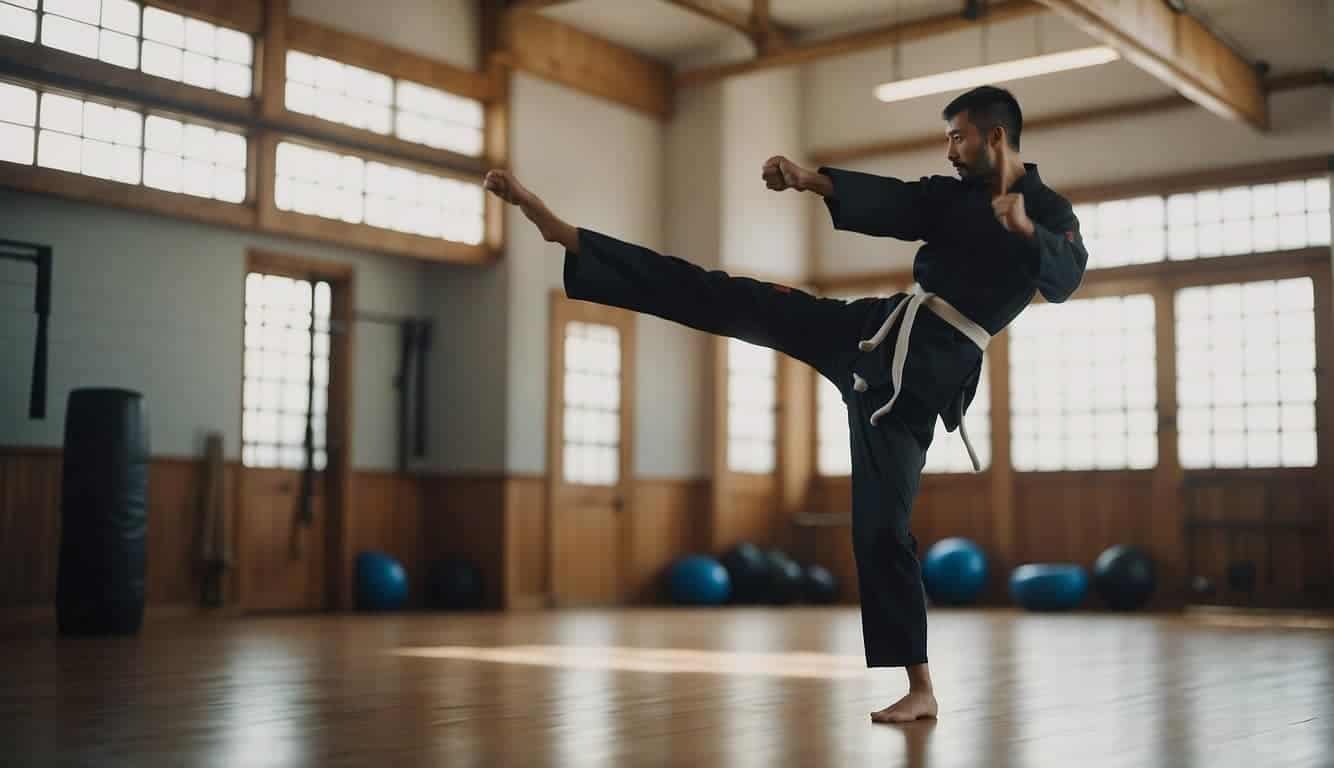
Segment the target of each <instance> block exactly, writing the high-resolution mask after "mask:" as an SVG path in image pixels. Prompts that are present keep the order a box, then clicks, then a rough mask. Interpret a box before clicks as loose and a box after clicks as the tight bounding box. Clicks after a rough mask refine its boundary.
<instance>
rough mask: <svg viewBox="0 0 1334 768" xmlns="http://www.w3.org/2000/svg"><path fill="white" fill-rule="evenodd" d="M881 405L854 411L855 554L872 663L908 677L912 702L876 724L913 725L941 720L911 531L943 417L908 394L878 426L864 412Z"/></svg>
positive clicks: (856, 406) (857, 404)
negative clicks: (929, 663)
mask: <svg viewBox="0 0 1334 768" xmlns="http://www.w3.org/2000/svg"><path fill="white" fill-rule="evenodd" d="M875 404H876V403H875V402H874V401H872V402H871V403H862V402H861V401H854V402H853V403H852V407H851V409H850V413H851V419H850V427H851V433H852V448H853V466H852V472H853V477H852V484H853V491H852V543H853V554H854V555H855V557H856V561H857V584H858V588H859V590H860V592H861V609H862V636H863V639H864V640H865V643H866V663H867V665H868V666H871V667H904V668H905V669H906V670H907V673H908V684H909V690H908V695H906V696H904V697H903V698H902V699H900V700H899V701H898V702H896V703H895V704H893V705H891V706H889V707H886V708H885V709H882V710H879V711H878V712H874V713H872V715H871V717H872V719H873V720H875V721H876V722H907V721H910V720H915V719H918V718H921V717H935V715H936V712H937V705H936V700H935V695H934V692H933V690H932V688H931V674H930V672H929V670H928V668H927V666H926V663H927V644H926V638H927V633H926V595H925V593H924V592H923V589H922V572H921V565H920V563H919V562H918V560H917V540H916V539H915V538H914V537H913V535H912V533H911V532H910V530H909V523H910V520H911V517H912V504H913V500H914V499H915V498H916V496H917V491H918V487H919V484H920V481H921V470H922V467H923V465H924V464H925V456H926V450H927V448H928V447H929V446H930V443H931V437H932V434H933V432H934V429H935V420H936V416H935V414H934V413H932V412H931V411H930V410H929V409H928V408H926V407H925V406H924V405H922V404H921V403H919V402H918V401H917V400H916V398H914V397H912V395H911V394H910V393H905V394H904V396H903V397H901V398H900V399H899V402H898V403H896V404H895V408H894V411H893V412H892V413H890V414H888V415H887V416H886V417H885V418H883V419H881V420H880V422H879V424H878V425H877V426H871V425H869V424H868V423H866V421H867V418H868V415H867V414H866V413H864V412H863V411H865V410H867V409H869V408H871V407H873V406H874V405H875Z"/></svg>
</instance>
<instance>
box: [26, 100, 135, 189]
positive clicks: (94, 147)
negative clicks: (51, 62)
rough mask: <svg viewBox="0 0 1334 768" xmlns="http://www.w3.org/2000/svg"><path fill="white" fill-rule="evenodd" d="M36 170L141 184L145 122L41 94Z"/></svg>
mask: <svg viewBox="0 0 1334 768" xmlns="http://www.w3.org/2000/svg"><path fill="white" fill-rule="evenodd" d="M38 122H39V128H40V129H41V132H40V134H39V135H38V138H37V164H38V165H40V166H42V167H43V168H53V169H55V170H60V171H68V172H70V173H80V174H83V175H85V176H94V177H97V178H100V179H108V180H110V181H119V182H122V183H125V184H138V183H139V178H140V162H141V157H142V153H143V150H142V144H141V140H142V136H141V133H142V128H143V116H142V115H140V114H139V113H138V112H135V111H134V110H130V109H124V108H121V107H112V106H108V105H106V104H102V103H99V102H94V101H83V100H81V99H77V98H73V97H69V96H63V95H60V94H55V93H43V94H41V109H40V117H39V121H38Z"/></svg>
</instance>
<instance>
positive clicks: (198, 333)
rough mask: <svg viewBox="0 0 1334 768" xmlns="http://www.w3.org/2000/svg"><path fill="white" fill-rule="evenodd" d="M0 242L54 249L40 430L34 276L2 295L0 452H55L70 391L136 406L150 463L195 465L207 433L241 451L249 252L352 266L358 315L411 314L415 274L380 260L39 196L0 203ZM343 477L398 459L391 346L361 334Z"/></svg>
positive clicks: (393, 342) (385, 339)
mask: <svg viewBox="0 0 1334 768" xmlns="http://www.w3.org/2000/svg"><path fill="white" fill-rule="evenodd" d="M0 232H4V233H5V237H7V238H9V239H15V240H23V241H30V242H37V243H43V244H47V245H50V246H52V247H53V248H54V276H53V279H52V291H51V293H52V296H51V303H52V314H51V320H50V352H49V354H50V369H49V371H50V373H49V375H50V379H49V388H48V402H47V406H48V407H47V418H46V419H45V420H42V421H30V420H29V419H28V417H27V416H28V410H27V405H28V382H29V376H30V372H31V365H32V341H33V329H34V328H35V326H36V321H35V319H34V316H33V314H32V305H31V288H28V287H27V286H28V285H30V284H31V282H32V280H33V277H32V270H31V269H28V270H16V269H14V267H13V266H10V267H6V269H5V272H3V273H0V274H4V275H5V277H4V278H0V279H4V280H14V281H18V282H22V283H24V285H22V286H12V285H6V286H5V290H4V292H3V293H0V297H2V298H0V402H3V404H4V405H3V407H2V408H0V443H3V444H10V445H49V446H58V445H60V444H61V443H62V441H63V430H64V411H65V402H66V399H67V397H68V395H69V392H70V391H71V390H72V389H76V388H79V387H125V388H128V389H134V390H138V391H140V392H143V393H144V396H145V401H146V406H147V410H148V422H149V430H150V431H149V436H150V441H151V449H152V452H153V453H154V454H155V455H167V456H193V455H198V454H199V453H200V451H201V450H202V445H203V436H204V434H205V433H206V432H209V431H219V432H222V433H223V435H224V451H225V454H226V456H227V457H228V458H231V459H235V458H237V457H238V455H239V449H240V424H241V329H242V326H243V322H244V287H245V286H244V282H245V255H246V250H247V249H248V248H252V247H253V248H265V249H269V250H274V251H279V252H282V253H289V254H293V255H298V256H306V257H310V258H315V259H323V260H327V261H332V262H338V263H351V264H354V265H355V266H356V281H357V285H356V308H357V309H364V310H373V311H379V312H396V313H405V312H411V313H416V312H418V311H420V306H419V299H418V288H417V286H418V283H419V281H420V280H421V278H422V274H423V267H422V266H421V265H420V264H418V263H416V262H412V261H409V260H406V259H396V258H389V257H384V256H377V255H373V254H368V253H360V252H356V251H351V250H346V249H341V248H334V247H329V246H322V245H313V244H310V243H306V242H302V241H294V240H286V239H281V238H275V237H269V236H263V235H257V234H250V233H243V232H237V231H233V230H228V229H223V228H219V227H213V226H208V225H204V224H196V223H193V222H187V221H181V220H177V219H169V218H164V217H160V216H154V215H151V214H147V213H135V212H129V211H121V210H116V209H111V208H105V207H100V206H94V205H87V204H83V203H74V202H67V201H63V200H57V199H54V198H47V197H43V196H39V195H29V194H23V193H18V192H13V191H9V190H0ZM356 333H357V337H356V343H355V345H354V349H355V351H354V357H355V360H354V363H353V365H352V371H353V373H354V376H355V379H354V380H353V391H354V401H353V404H352V415H353V429H354V434H355V443H354V445H353V451H352V462H353V465H354V466H356V467H359V468H389V467H392V466H393V465H394V462H395V460H396V455H397V453H396V451H397V448H396V446H397V442H396V437H395V430H396V418H397V417H396V413H397V399H396V398H397V394H396V391H395V389H394V387H393V376H394V372H395V370H396V369H397V366H398V354H399V351H398V350H399V347H398V335H397V332H396V331H395V330H394V329H392V328H386V327H379V326H371V325H359V326H358V327H357V330H356Z"/></svg>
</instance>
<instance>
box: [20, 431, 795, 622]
mask: <svg viewBox="0 0 1334 768" xmlns="http://www.w3.org/2000/svg"><path fill="white" fill-rule="evenodd" d="M61 463H62V455H61V451H60V449H58V448H29V447H8V448H0V621H3V620H11V619H25V618H31V617H45V616H50V615H53V612H54V604H55V594H56V571H57V562H58V558H59V553H60V474H61ZM224 467H225V469H224V471H225V479H224V492H225V499H224V504H223V508H224V509H226V510H229V511H230V510H233V509H234V505H233V500H234V499H235V493H236V480H237V477H238V474H239V472H240V467H239V465H238V464H237V463H236V462H227V463H226V464H225V465H224ZM149 472H150V474H149V508H148V583H147V604H148V615H149V616H150V617H152V616H180V615H190V614H194V613H199V612H201V609H200V608H199V607H198V606H199V604H200V576H201V573H200V571H199V568H198V565H197V563H198V559H199V556H198V553H199V551H200V539H199V537H200V525H201V523H200V514H199V509H200V501H199V492H200V488H201V487H202V484H203V478H202V473H203V464H202V461H201V460H197V459H192V458H177V457H156V458H154V459H153V461H152V464H151V465H150V470H149ZM710 493H711V483H710V481H709V480H708V479H707V478H683V479H677V478H640V479H638V480H637V481H636V482H635V485H634V492H633V499H632V507H631V510H632V511H631V514H632V515H633V519H632V526H631V528H632V532H631V537H630V550H629V553H628V555H627V557H626V560H625V565H624V569H625V571H624V577H625V584H626V589H625V593H624V600H625V602H629V603H654V602H659V601H661V599H662V591H661V586H662V577H663V574H664V571H665V569H666V567H667V566H668V565H669V564H670V563H671V562H672V561H673V560H675V559H676V558H678V557H680V556H682V555H685V554H688V553H693V552H706V551H709V546H708V535H709V530H708V529H709V522H710V521H709V509H710V508H709V499H710ZM739 498H740V499H742V501H741V502H739V503H738V504H737V505H736V506H735V507H734V509H735V510H737V515H736V517H735V519H736V520H738V521H741V522H739V523H737V528H736V531H737V535H738V536H742V535H745V536H751V537H753V538H754V539H756V540H759V541H764V542H768V541H769V540H770V539H771V538H772V530H773V528H774V527H775V517H774V515H775V513H774V512H773V507H772V505H771V504H760V503H758V502H756V503H748V502H746V501H745V499H746V498H748V497H747V496H746V495H745V494H740V495H739ZM351 500H352V503H351V504H350V505H349V510H348V515H347V522H346V524H347V529H346V531H345V537H344V545H343V552H342V565H341V569H340V571H339V574H340V578H342V579H344V583H343V589H341V590H340V594H343V595H347V596H348V598H349V599H348V600H347V601H346V602H347V604H345V605H340V606H338V607H339V608H342V609H347V608H350V607H351V599H350V598H351V595H352V594H353V591H352V589H351V585H352V584H353V579H354V568H355V559H356V555H357V553H358V552H361V551H363V550H378V551H381V552H385V553H387V554H389V555H391V556H393V557H394V558H395V559H397V560H398V561H399V562H401V563H402V564H403V567H404V569H405V570H407V572H408V578H409V583H410V584H412V585H413V586H412V589H411V595H412V603H411V605H412V606H414V607H416V606H420V605H421V603H422V595H423V594H424V587H425V579H426V575H427V572H428V569H429V565H430V562H431V561H432V560H433V559H436V558H439V557H443V556H450V555H454V556H463V557H467V558H469V559H471V560H473V561H474V562H476V563H477V564H478V566H479V567H481V569H482V570H483V572H484V574H485V577H486V606H487V607H488V608H492V609H533V608H540V607H544V606H545V605H546V603H547V594H548V589H547V574H548V569H547V563H546V557H547V536H548V530H547V525H548V523H547V515H546V506H545V505H546V478H545V477H544V476H542V475H504V474H500V473H493V474H485V475H482V474H479V475H467V476H459V475H436V474H422V475H403V474H399V473H396V472H389V471H377V470H360V471H356V472H354V473H353V476H352V491H351ZM230 522H231V525H232V530H233V534H234V535H233V537H232V551H233V553H235V556H237V557H244V553H245V552H246V551H247V550H252V551H253V550H255V549H256V548H261V549H262V548H264V547H266V546H269V545H270V544H271V542H264V541H248V540H245V539H238V538H237V536H236V535H235V534H236V533H237V532H238V528H237V527H236V519H235V516H233V517H232V519H231V521H230ZM270 530H271V528H255V529H252V530H250V531H248V532H241V533H242V535H249V536H252V537H253V536H258V535H266V534H265V533H264V532H265V531H270ZM581 556H584V557H588V558H590V559H591V558H595V557H597V553H581ZM238 588H239V578H238V571H237V569H235V568H233V569H232V570H231V572H230V573H229V575H228V579H227V581H226V584H225V595H224V597H225V600H226V604H227V605H228V606H235V604H236V600H237V595H238V591H237V590H238ZM231 610H234V609H231Z"/></svg>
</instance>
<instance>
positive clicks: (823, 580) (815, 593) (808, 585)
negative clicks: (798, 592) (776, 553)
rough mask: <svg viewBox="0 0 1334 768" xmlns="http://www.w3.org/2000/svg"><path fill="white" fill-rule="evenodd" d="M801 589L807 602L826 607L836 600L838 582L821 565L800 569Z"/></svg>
mask: <svg viewBox="0 0 1334 768" xmlns="http://www.w3.org/2000/svg"><path fill="white" fill-rule="evenodd" d="M802 587H803V590H802V591H803V592H804V594H805V596H806V600H807V601H809V602H812V603H820V604H823V605H827V604H829V603H832V602H834V601H835V600H837V599H838V580H837V579H835V578H834V574H832V573H830V572H829V569H828V568H825V567H824V566H822V565H815V564H811V565H807V566H806V567H805V568H804V569H802Z"/></svg>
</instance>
